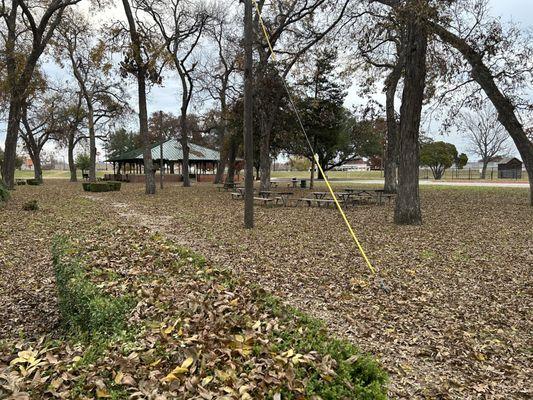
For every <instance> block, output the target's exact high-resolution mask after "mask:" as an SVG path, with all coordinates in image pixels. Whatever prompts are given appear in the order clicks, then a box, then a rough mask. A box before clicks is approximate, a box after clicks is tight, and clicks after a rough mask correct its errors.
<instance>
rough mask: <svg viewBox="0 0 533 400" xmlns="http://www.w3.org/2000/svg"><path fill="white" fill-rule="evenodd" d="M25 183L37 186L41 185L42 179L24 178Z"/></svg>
mask: <svg viewBox="0 0 533 400" xmlns="http://www.w3.org/2000/svg"><path fill="white" fill-rule="evenodd" d="M26 183H27V184H28V185H30V186H39V185H42V183H43V182H42V181H41V180H39V179H26Z"/></svg>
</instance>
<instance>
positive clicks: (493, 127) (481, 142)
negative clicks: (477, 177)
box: [458, 107, 511, 179]
mask: <svg viewBox="0 0 533 400" xmlns="http://www.w3.org/2000/svg"><path fill="white" fill-rule="evenodd" d="M458 126H459V128H460V129H464V130H465V132H464V133H465V134H466V136H467V139H468V142H469V145H470V147H469V151H470V152H472V153H473V154H476V155H477V156H479V157H480V158H481V162H482V163H483V167H482V169H481V179H485V177H486V174H487V165H488V163H489V162H491V161H492V159H494V157H496V156H497V155H499V154H507V153H509V151H510V150H511V149H510V146H509V134H508V133H507V132H506V130H505V128H504V127H503V126H502V124H500V122H499V121H498V115H497V114H496V111H495V110H494V109H493V108H492V107H484V108H482V109H480V110H475V111H464V112H462V113H461V115H460V119H459V123H458Z"/></svg>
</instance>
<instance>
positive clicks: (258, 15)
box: [252, 0, 376, 274]
mask: <svg viewBox="0 0 533 400" xmlns="http://www.w3.org/2000/svg"><path fill="white" fill-rule="evenodd" d="M252 1H253V3H254V5H255V10H256V12H257V17H258V19H259V24H260V25H261V29H262V31H263V35H264V36H265V39H266V41H267V44H268V48H269V49H270V54H271V55H272V59H273V60H274V61H277V59H276V54H275V53H274V48H273V47H272V43H271V42H270V37H269V36H268V31H267V29H266V26H265V23H264V21H263V16H262V15H261V10H260V9H259V5H258V4H257V1H256V0H252ZM281 79H282V80H283V84H284V86H285V90H286V91H287V95H288V97H289V101H290V103H291V105H292V108H293V109H294V112H295V114H296V117H297V119H298V122H299V124H300V127H301V129H302V132H303V133H304V135H305V139H306V140H307V144H308V145H309V148H310V150H311V152H312V154H313V157H314V158H315V164H316V165H317V167H318V169H319V171H320V174H321V175H322V176H323V177H324V181H325V182H326V186H327V187H328V190H329V192H330V194H331V197H333V201H334V202H335V205H336V206H337V209H338V210H339V212H340V214H341V216H342V219H343V220H344V222H345V223H346V226H347V227H348V232H349V233H350V235H351V236H352V238H353V240H354V242H355V244H356V245H357V248H358V249H359V252H360V253H361V255H362V256H363V259H364V260H365V262H366V265H367V266H368V268H369V269H370V271H371V272H372V274H375V273H376V269H375V268H374V267H373V266H372V263H371V262H370V260H369V259H368V257H367V256H366V253H365V250H364V249H363V246H362V245H361V242H360V241H359V239H357V235H356V234H355V231H354V230H353V228H352V225H351V224H350V221H348V217H346V213H345V212H344V210H343V209H342V206H341V204H340V203H339V200H338V199H337V196H336V195H335V192H334V191H333V188H332V187H331V184H330V183H329V180H328V178H327V177H326V174H325V173H324V170H323V169H322V166H321V165H320V163H319V162H318V161H319V160H318V155H317V154H316V153H315V150H314V149H313V146H312V145H311V141H310V140H309V137H308V136H307V132H306V131H305V127H304V125H303V123H302V120H301V118H300V113H299V112H298V109H297V108H296V105H295V104H294V102H293V100H292V97H291V93H290V91H289V88H288V86H287V82H286V81H285V79H284V78H283V77H281Z"/></svg>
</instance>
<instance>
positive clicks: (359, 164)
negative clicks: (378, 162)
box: [335, 158, 370, 171]
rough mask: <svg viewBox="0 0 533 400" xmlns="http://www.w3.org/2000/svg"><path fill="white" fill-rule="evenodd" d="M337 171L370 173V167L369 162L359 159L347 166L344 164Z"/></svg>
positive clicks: (348, 163) (349, 162)
mask: <svg viewBox="0 0 533 400" xmlns="http://www.w3.org/2000/svg"><path fill="white" fill-rule="evenodd" d="M335 170H337V171H370V165H369V164H368V161H365V160H364V159H362V158H357V159H355V160H352V161H348V162H347V163H345V164H342V165H340V166H338V167H337V168H335Z"/></svg>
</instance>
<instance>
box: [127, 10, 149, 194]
mask: <svg viewBox="0 0 533 400" xmlns="http://www.w3.org/2000/svg"><path fill="white" fill-rule="evenodd" d="M122 5H123V6H124V12H125V13H126V18H127V19H128V25H129V30H130V37H131V47H132V51H133V59H134V60H135V64H136V67H137V73H136V78H137V88H138V96H139V131H140V134H141V139H142V142H143V162H144V176H145V186H146V189H145V190H146V194H155V191H156V186H155V171H154V166H153V161H152V149H151V146H150V138H149V136H148V111H147V109H146V66H145V63H144V62H143V59H142V54H141V38H140V37H139V33H138V32H137V29H136V27H135V19H134V17H133V13H132V11H131V6H130V3H129V1H128V0H122Z"/></svg>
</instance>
